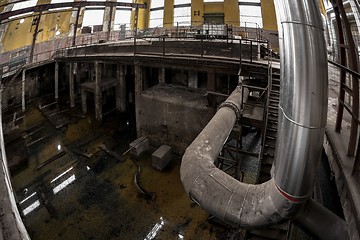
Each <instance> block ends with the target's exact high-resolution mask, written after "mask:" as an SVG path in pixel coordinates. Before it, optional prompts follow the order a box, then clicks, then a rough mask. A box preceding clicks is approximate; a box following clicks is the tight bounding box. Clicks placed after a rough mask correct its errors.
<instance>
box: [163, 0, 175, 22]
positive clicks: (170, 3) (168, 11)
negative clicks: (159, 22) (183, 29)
mask: <svg viewBox="0 0 360 240" xmlns="http://www.w3.org/2000/svg"><path fill="white" fill-rule="evenodd" d="M163 25H164V27H172V26H174V0H165V3H164V22H163Z"/></svg>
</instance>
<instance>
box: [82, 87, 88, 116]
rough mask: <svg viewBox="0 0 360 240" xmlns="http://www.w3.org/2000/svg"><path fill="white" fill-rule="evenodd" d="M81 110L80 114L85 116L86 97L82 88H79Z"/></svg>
mask: <svg viewBox="0 0 360 240" xmlns="http://www.w3.org/2000/svg"><path fill="white" fill-rule="evenodd" d="M81 110H82V114H83V115H86V114H87V96H86V92H85V90H84V88H83V87H81Z"/></svg>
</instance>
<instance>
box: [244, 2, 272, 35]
mask: <svg viewBox="0 0 360 240" xmlns="http://www.w3.org/2000/svg"><path fill="white" fill-rule="evenodd" d="M240 14H241V13H240ZM261 15H262V22H263V29H264V30H271V31H277V30H278V28H277V22H276V13H275V5H274V0H261ZM240 21H241V19H240Z"/></svg>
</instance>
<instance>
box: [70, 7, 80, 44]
mask: <svg viewBox="0 0 360 240" xmlns="http://www.w3.org/2000/svg"><path fill="white" fill-rule="evenodd" d="M79 17H80V8H79V7H78V8H77V11H76V20H75V23H74V33H73V39H72V46H73V47H75V45H76V33H77V29H78V24H79Z"/></svg>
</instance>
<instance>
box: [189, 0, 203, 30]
mask: <svg viewBox="0 0 360 240" xmlns="http://www.w3.org/2000/svg"><path fill="white" fill-rule="evenodd" d="M203 15H204V0H191V25H193V26H200V25H202V24H203V22H204V19H203Z"/></svg>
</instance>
